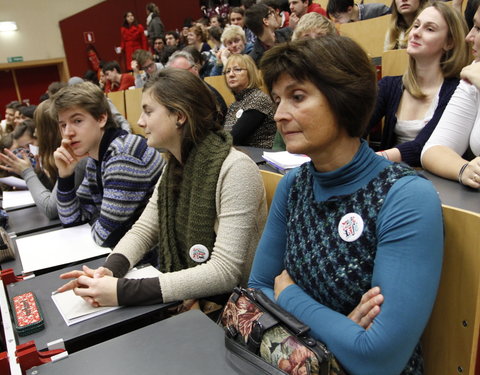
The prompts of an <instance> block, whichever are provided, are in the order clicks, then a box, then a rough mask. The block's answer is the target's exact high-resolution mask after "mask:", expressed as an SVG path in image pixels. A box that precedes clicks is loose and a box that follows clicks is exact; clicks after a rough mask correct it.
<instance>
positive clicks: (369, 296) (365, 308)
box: [348, 286, 383, 329]
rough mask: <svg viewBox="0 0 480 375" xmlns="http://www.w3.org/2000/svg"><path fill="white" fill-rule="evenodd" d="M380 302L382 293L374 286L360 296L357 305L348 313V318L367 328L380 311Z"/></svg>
mask: <svg viewBox="0 0 480 375" xmlns="http://www.w3.org/2000/svg"><path fill="white" fill-rule="evenodd" d="M382 303H383V295H382V294H380V288H379V287H378V286H376V287H374V288H372V289H370V290H369V291H368V292H367V293H365V294H364V295H363V296H362V299H361V300H360V303H359V304H358V305H357V307H355V309H354V310H353V311H352V312H351V313H350V314H348V318H349V319H351V320H353V321H354V322H355V323H357V324H358V325H359V326H361V327H363V328H365V329H369V328H370V327H371V326H372V324H373V320H374V319H375V318H376V317H377V315H378V314H379V313H380V305H381V304H382Z"/></svg>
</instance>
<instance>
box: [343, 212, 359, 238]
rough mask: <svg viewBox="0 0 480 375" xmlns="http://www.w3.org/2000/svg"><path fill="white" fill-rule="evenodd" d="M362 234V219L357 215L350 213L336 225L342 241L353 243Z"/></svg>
mask: <svg viewBox="0 0 480 375" xmlns="http://www.w3.org/2000/svg"><path fill="white" fill-rule="evenodd" d="M362 232H363V219H362V217H361V216H360V215H359V214H356V213H354V212H350V213H348V214H346V215H345V216H343V217H342V218H341V219H340V222H339V223H338V234H339V235H340V237H341V238H342V240H344V241H346V242H353V241H355V240H357V239H358V238H360V236H361V235H362Z"/></svg>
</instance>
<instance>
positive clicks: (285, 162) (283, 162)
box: [263, 151, 310, 169]
mask: <svg viewBox="0 0 480 375" xmlns="http://www.w3.org/2000/svg"><path fill="white" fill-rule="evenodd" d="M263 158H264V159H265V160H267V161H269V162H271V163H273V164H274V165H276V166H277V167H280V168H282V169H290V168H295V167H298V166H300V165H302V164H303V163H306V162H307V161H310V158H309V157H308V156H306V155H298V154H291V153H289V152H288V151H279V152H264V153H263Z"/></svg>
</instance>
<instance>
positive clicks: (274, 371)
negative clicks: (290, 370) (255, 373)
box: [225, 335, 286, 375]
mask: <svg viewBox="0 0 480 375" xmlns="http://www.w3.org/2000/svg"><path fill="white" fill-rule="evenodd" d="M225 347H226V348H227V349H228V350H230V351H231V352H232V353H234V354H235V355H237V356H238V357H240V358H242V359H244V360H246V361H248V362H249V363H250V364H252V365H254V366H255V367H257V368H258V369H259V370H261V371H262V374H266V375H285V374H286V373H285V372H283V371H282V370H280V369H278V368H276V367H274V366H272V365H271V364H270V363H268V362H266V361H265V360H263V359H262V358H261V357H259V356H257V355H255V354H253V353H251V352H250V351H249V350H248V349H246V348H245V347H244V346H242V345H240V344H239V343H237V342H236V341H235V340H234V339H232V338H230V337H228V336H227V335H225Z"/></svg>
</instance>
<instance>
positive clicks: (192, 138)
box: [143, 68, 221, 163]
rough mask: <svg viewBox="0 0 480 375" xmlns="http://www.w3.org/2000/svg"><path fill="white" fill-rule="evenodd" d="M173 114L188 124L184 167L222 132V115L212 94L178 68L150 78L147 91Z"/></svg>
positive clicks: (183, 140) (183, 149) (185, 71)
mask: <svg viewBox="0 0 480 375" xmlns="http://www.w3.org/2000/svg"><path fill="white" fill-rule="evenodd" d="M143 92H144V94H145V93H149V94H150V95H152V97H153V98H155V100H156V101H157V102H159V103H160V104H162V105H164V106H165V107H166V108H167V110H168V111H169V112H170V113H182V114H183V115H184V116H185V118H186V121H185V124H184V125H183V127H182V130H183V139H182V144H181V153H182V160H181V162H182V163H184V162H185V161H186V160H187V157H188V155H189V153H190V150H191V149H192V148H193V146H195V145H197V144H199V143H200V142H201V141H202V140H203V139H204V138H205V137H206V136H207V135H208V133H209V132H211V131H216V130H220V129H221V124H220V122H219V118H220V114H219V112H218V110H217V105H216V102H215V98H214V97H213V94H212V92H211V91H210V89H209V88H208V87H207V85H206V84H205V83H204V82H203V81H202V80H201V79H200V78H199V77H197V76H196V75H194V74H193V73H191V72H189V71H187V70H182V69H175V68H165V69H162V70H160V72H159V73H158V74H157V75H155V77H152V78H150V79H149V80H148V81H147V82H146V83H145V86H144V87H143Z"/></svg>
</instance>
